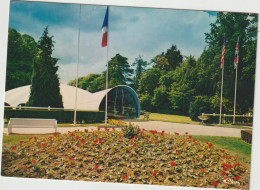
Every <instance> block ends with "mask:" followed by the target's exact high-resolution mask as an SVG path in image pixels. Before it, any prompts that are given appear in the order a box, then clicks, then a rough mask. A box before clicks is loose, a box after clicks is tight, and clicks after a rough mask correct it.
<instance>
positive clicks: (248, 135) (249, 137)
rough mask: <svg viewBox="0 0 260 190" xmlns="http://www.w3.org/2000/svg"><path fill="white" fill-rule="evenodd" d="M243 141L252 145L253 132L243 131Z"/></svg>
mask: <svg viewBox="0 0 260 190" xmlns="http://www.w3.org/2000/svg"><path fill="white" fill-rule="evenodd" d="M241 139H242V140H243V141H245V142H247V143H249V144H252V130H241Z"/></svg>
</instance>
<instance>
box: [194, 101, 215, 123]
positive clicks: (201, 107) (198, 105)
mask: <svg viewBox="0 0 260 190" xmlns="http://www.w3.org/2000/svg"><path fill="white" fill-rule="evenodd" d="M210 112H211V110H210V101H209V98H208V97H207V96H196V97H195V101H194V102H192V103H191V104H190V109H189V115H190V118H191V120H193V121H199V119H198V116H200V115H201V114H202V113H210Z"/></svg>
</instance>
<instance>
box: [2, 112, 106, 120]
mask: <svg viewBox="0 0 260 190" xmlns="http://www.w3.org/2000/svg"><path fill="white" fill-rule="evenodd" d="M76 116H77V123H78V122H80V123H82V121H84V122H85V123H101V122H104V118H105V113H104V112H95V111H77V115H76ZM4 117H5V118H7V119H8V120H9V119H10V118H44V119H45V118H46V119H56V120H57V122H58V123H73V121H74V111H73V110H71V111H64V110H51V111H48V110H26V109H21V110H19V109H16V110H13V109H5V112H4Z"/></svg>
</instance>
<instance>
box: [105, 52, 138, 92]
mask: <svg viewBox="0 0 260 190" xmlns="http://www.w3.org/2000/svg"><path fill="white" fill-rule="evenodd" d="M132 74H133V69H131V67H130V65H129V63H128V62H127V58H126V57H123V56H122V55H120V54H116V55H115V56H114V57H112V58H111V60H110V61H109V62H108V86H109V87H113V86H116V85H120V84H129V83H130V82H132Z"/></svg>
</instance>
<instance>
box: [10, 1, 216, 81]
mask: <svg viewBox="0 0 260 190" xmlns="http://www.w3.org/2000/svg"><path fill="white" fill-rule="evenodd" d="M105 10H106V6H97V5H82V6H81V23H80V28H81V31H80V48H79V50H80V51H79V55H80V57H79V68H80V69H79V76H84V75H87V74H89V73H101V72H103V71H104V70H105V69H106V66H105V65H106V60H107V55H106V48H102V47H101V38H102V33H101V26H102V23H103V19H104V15H105ZM215 20H216V17H215V16H214V15H213V16H212V14H209V12H205V11H189V10H173V9H151V8H135V7H110V15H109V58H111V57H113V56H114V55H115V54H116V53H120V54H121V55H123V56H125V57H127V58H128V62H129V63H130V64H131V63H133V62H134V60H135V58H136V57H138V55H142V56H143V59H144V60H146V61H150V60H151V59H152V58H153V57H154V56H156V55H158V54H160V53H161V52H163V51H164V52H165V51H166V50H167V49H168V48H170V46H171V45H172V44H174V45H177V47H178V49H180V51H181V53H182V54H183V55H194V56H195V58H198V57H199V56H200V54H201V53H202V51H203V49H204V47H205V45H206V43H205V41H204V40H205V36H204V33H206V32H210V23H212V22H215ZM9 22H10V24H9V26H10V27H13V28H16V29H17V30H18V31H19V32H21V33H27V34H29V35H31V36H33V37H34V38H35V39H36V41H38V39H39V37H40V36H41V34H42V32H43V29H44V27H46V26H47V25H48V26H49V34H50V35H53V36H54V37H53V40H54V41H55V44H54V52H53V56H54V57H57V58H59V59H60V60H59V61H58V65H59V67H60V68H59V71H58V74H59V77H60V80H61V81H62V82H63V83H67V82H68V81H69V80H71V79H73V78H75V77H76V66H77V62H78V29H79V5H75V4H74V5H73V4H57V3H39V2H20V1H19V2H11V6H10V19H9Z"/></svg>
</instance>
